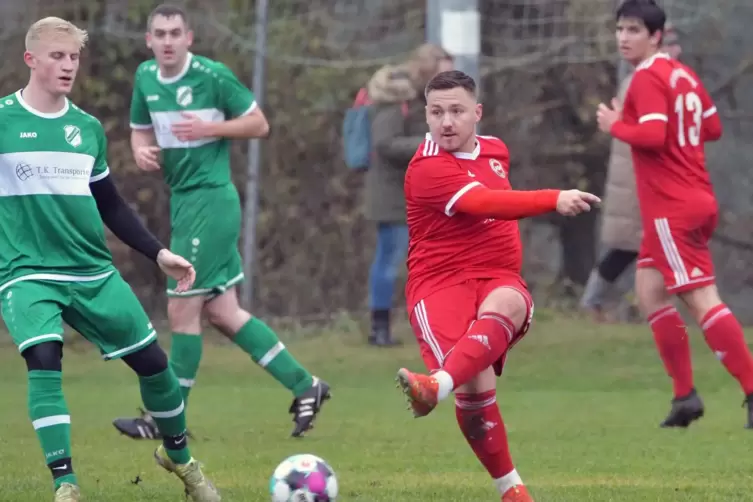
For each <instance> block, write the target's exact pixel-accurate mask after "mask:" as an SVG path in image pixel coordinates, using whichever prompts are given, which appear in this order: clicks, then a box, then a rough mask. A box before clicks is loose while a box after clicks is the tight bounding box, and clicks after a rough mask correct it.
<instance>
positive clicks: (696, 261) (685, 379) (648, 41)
mask: <svg viewBox="0 0 753 502" xmlns="http://www.w3.org/2000/svg"><path fill="white" fill-rule="evenodd" d="M616 19H617V41H618V44H619V49H620V52H621V53H622V56H623V57H624V58H625V59H626V60H627V61H628V62H629V63H631V64H633V65H634V66H635V67H636V71H635V76H634V77H633V81H632V83H631V85H630V88H629V89H628V92H627V95H626V96H625V102H624V104H622V105H621V104H620V103H617V102H616V101H613V102H612V106H611V107H609V106H606V105H604V104H603V103H602V104H601V105H600V106H599V109H598V111H597V118H598V122H599V127H600V128H601V130H602V131H604V132H608V133H611V135H612V136H614V137H615V138H617V139H619V140H622V141H624V142H626V143H629V144H630V145H631V150H632V154H633V162H634V165H635V175H636V181H637V188H638V198H639V202H640V209H641V217H642V220H643V231H644V235H643V241H642V243H641V249H640V253H639V256H638V267H639V268H638V271H637V274H636V287H635V289H636V294H637V297H638V302H639V305H640V308H641V310H642V311H643V313H644V315H645V316H646V317H647V320H648V323H649V325H650V326H651V329H652V331H653V333H654V339H655V341H656V345H657V347H658V349H659V355H660V356H661V358H662V360H663V362H664V366H665V368H666V370H667V373H668V374H669V376H670V377H671V378H672V381H673V384H674V385H673V387H674V399H673V400H672V407H671V410H670V412H669V415H668V416H667V417H666V419H665V420H664V421H663V422H662V424H661V425H662V426H663V427H687V426H688V425H689V424H690V423H691V422H692V421H694V420H697V419H699V418H700V417H702V416H703V413H704V406H703V402H702V401H701V399H700V397H699V395H698V393H697V392H696V390H695V386H694V384H693V370H692V365H691V355H690V345H689V343H688V334H687V330H686V328H685V323H684V322H683V320H682V318H681V317H680V315H679V313H678V312H677V310H675V307H674V306H673V303H672V299H673V296H674V295H676V296H678V297H679V298H680V299H681V300H682V301H683V303H685V304H686V305H687V307H688V309H689V312H690V313H691V314H692V316H693V317H694V319H695V321H696V322H697V323H698V325H699V326H700V327H701V329H702V330H703V333H704V336H705V339H706V342H707V344H708V346H709V347H710V348H711V350H712V351H713V352H714V353H715V354H716V356H717V357H718V358H719V360H721V362H722V364H724V366H725V367H726V368H727V371H729V373H730V374H732V376H733V377H735V378H736V379H737V380H738V382H739V383H740V386H741V387H742V389H743V392H744V393H745V395H746V398H745V402H746V403H747V408H748V410H747V412H748V413H747V428H753V357H751V353H750V351H749V350H748V347H747V345H746V343H745V337H744V334H743V330H742V327H741V326H740V323H739V322H738V321H737V319H736V318H735V316H734V315H733V314H732V312H731V311H730V309H729V308H728V307H727V306H726V305H725V304H724V303H723V302H722V300H721V298H720V297H719V292H718V291H717V288H716V284H715V279H714V265H713V262H712V258H711V252H710V250H709V245H708V243H709V240H710V238H711V235H712V233H713V232H714V230H715V228H716V224H717V214H718V206H717V201H716V197H715V196H714V190H713V187H712V185H711V181H710V179H709V174H708V172H707V171H706V167H705V155H704V144H705V143H706V142H709V141H716V140H718V139H719V138H720V137H721V135H722V124H721V121H720V119H719V115H718V114H717V111H716V107H715V106H714V103H713V101H712V100H711V98H710V97H709V94H708V92H707V91H706V88H705V87H704V86H703V83H702V82H701V79H700V78H698V76H697V75H696V74H695V72H693V70H691V69H690V68H689V67H688V66H686V65H684V64H682V63H680V62H679V61H676V60H673V59H671V58H670V57H669V56H668V55H667V54H664V53H662V52H659V50H658V47H659V46H660V44H661V41H662V36H663V32H664V28H665V22H666V15H665V13H664V11H663V10H662V9H661V8H660V7H659V6H657V5H656V3H655V2H653V1H651V0H626V1H625V2H624V3H623V4H622V5H621V6H620V7H619V9H618V10H617V15H616Z"/></svg>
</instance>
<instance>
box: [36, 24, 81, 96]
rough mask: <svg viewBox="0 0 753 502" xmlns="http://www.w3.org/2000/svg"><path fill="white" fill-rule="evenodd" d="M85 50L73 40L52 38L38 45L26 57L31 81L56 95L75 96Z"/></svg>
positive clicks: (69, 38)
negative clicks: (71, 93)
mask: <svg viewBox="0 0 753 502" xmlns="http://www.w3.org/2000/svg"><path fill="white" fill-rule="evenodd" d="M80 56H81V46H80V44H79V43H78V41H76V40H75V39H74V38H73V37H65V36H55V37H53V36H50V37H48V38H42V40H40V41H38V42H37V43H36V44H35V45H34V47H33V48H32V50H31V51H26V52H25V53H24V61H25V62H26V64H27V65H28V66H29V68H31V78H32V79H33V80H34V82H35V83H37V85H39V86H40V87H41V88H42V89H44V90H45V91H47V92H49V93H50V94H52V95H56V96H64V95H66V94H68V93H70V92H71V89H72V88H73V82H74V81H75V80H76V74H77V73H78V67H79V57H80Z"/></svg>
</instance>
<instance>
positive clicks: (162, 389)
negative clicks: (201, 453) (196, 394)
mask: <svg viewBox="0 0 753 502" xmlns="http://www.w3.org/2000/svg"><path fill="white" fill-rule="evenodd" d="M139 383H140V387H141V399H142V400H143V401H144V407H145V408H146V410H147V411H148V412H149V414H150V415H151V416H152V418H154V421H155V422H156V424H157V427H158V428H159V430H160V432H161V433H162V437H163V443H164V445H165V449H166V451H167V456H168V457H170V460H172V461H173V462H175V463H176V464H186V463H188V462H189V461H190V460H191V453H190V451H189V450H188V446H187V445H186V442H187V440H186V415H185V412H184V408H185V406H184V405H183V396H182V394H181V391H180V386H179V384H178V377H176V376H175V373H173V371H172V370H171V369H169V368H168V369H166V370H165V371H163V372H162V373H157V374H156V375H152V376H149V377H139Z"/></svg>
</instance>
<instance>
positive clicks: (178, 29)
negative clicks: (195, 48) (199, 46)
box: [146, 16, 193, 68]
mask: <svg viewBox="0 0 753 502" xmlns="http://www.w3.org/2000/svg"><path fill="white" fill-rule="evenodd" d="M192 43H193V32H192V31H191V30H189V29H188V27H187V26H186V23H185V21H184V20H183V18H182V17H181V16H170V17H165V16H154V18H153V19H152V23H151V25H150V26H149V31H148V32H147V34H146V46H147V47H149V48H150V49H152V51H153V52H154V58H155V59H156V60H157V64H159V65H160V67H161V68H174V67H176V66H178V65H183V63H184V61H185V60H186V55H187V54H188V49H189V48H190V47H191V44H192Z"/></svg>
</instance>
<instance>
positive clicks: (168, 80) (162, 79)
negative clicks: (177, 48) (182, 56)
mask: <svg viewBox="0 0 753 502" xmlns="http://www.w3.org/2000/svg"><path fill="white" fill-rule="evenodd" d="M192 59H193V54H192V53H191V52H189V53H188V54H187V55H186V62H185V63H184V64H183V69H182V70H180V73H178V74H177V75H175V76H174V77H163V76H162V70H161V69H159V68H158V69H157V80H159V82H160V83H161V84H174V83H175V82H177V81H178V80H180V79H182V78H183V77H185V76H186V73H188V69H189V68H191V60H192Z"/></svg>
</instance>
